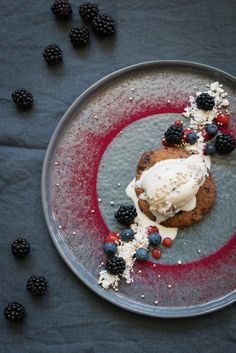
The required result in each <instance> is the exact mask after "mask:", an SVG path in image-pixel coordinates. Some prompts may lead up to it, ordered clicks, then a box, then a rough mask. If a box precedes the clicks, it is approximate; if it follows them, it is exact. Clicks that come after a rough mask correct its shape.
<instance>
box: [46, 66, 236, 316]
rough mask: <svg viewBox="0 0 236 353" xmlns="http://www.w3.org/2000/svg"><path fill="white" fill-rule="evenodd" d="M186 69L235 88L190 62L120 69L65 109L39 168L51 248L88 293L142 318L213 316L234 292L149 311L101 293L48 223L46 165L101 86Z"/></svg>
mask: <svg viewBox="0 0 236 353" xmlns="http://www.w3.org/2000/svg"><path fill="white" fill-rule="evenodd" d="M162 67H163V68H165V69H166V68H175V69H178V68H182V69H183V68H189V69H196V70H198V71H199V70H200V71H203V72H205V73H208V74H214V75H216V74H217V75H219V77H224V78H226V79H227V80H230V81H231V83H232V84H235V85H236V78H235V77H234V76H232V75H231V74H228V73H226V72H225V71H223V70H220V69H216V68H214V67H212V66H209V65H205V64H199V63H196V62H191V61H182V60H158V61H147V62H144V63H138V64H135V65H131V66H128V67H125V68H121V69H119V70H117V71H115V72H113V73H111V74H109V75H107V76H105V77H103V78H102V79H100V80H99V81H97V82H96V83H94V84H93V85H92V86H90V87H89V88H88V89H86V90H85V91H84V92H83V93H82V94H81V95H80V96H79V97H78V98H77V99H76V100H75V101H74V103H72V105H71V106H70V107H69V109H68V110H67V111H66V113H65V114H64V115H63V117H62V118H61V120H60V122H59V124H58V126H57V127H56V129H55V131H54V133H53V135H52V137H51V140H50V142H49V145H48V148H47V151H46V154H45V158H44V162H43V168H42V175H41V198H42V205H43V212H44V217H45V220H46V223H47V226H48V229H49V232H50V235H51V238H52V240H53V242H54V245H55V246H56V249H57V251H58V252H59V254H60V255H61V257H62V258H63V260H64V261H65V262H66V264H67V265H68V266H69V268H70V269H71V270H72V271H73V272H74V274H75V275H76V276H77V277H78V278H79V279H80V280H81V281H82V282H83V283H84V284H85V285H86V286H87V287H89V288H90V289H91V290H92V291H94V292H95V293H96V294H98V295H99V296H100V297H102V298H103V299H105V300H107V301H109V302H110V303H112V304H115V305H116V306H119V307H121V308H123V309H126V310H129V311H131V312H135V313H138V314H144V315H148V316H152V317H162V318H177V317H179V318H183V317H193V316H198V315H202V314H207V313H210V312H213V311H215V310H218V309H220V308H223V307H225V306H227V305H229V304H231V303H233V302H235V301H236V290H235V291H233V292H230V293H228V294H227V295H225V296H223V297H220V298H217V299H216V300H213V301H209V302H207V303H204V304H201V305H196V306H187V307H171V308H169V307H158V306H157V307H153V306H151V305H147V304H142V305H140V304H139V303H136V304H135V303H134V302H133V301H131V300H129V299H127V298H126V299H125V301H124V300H123V298H122V296H119V294H117V293H114V292H113V291H108V290H104V289H103V288H102V287H101V286H99V285H97V284H96V283H94V281H91V275H90V274H89V273H88V272H86V271H85V270H84V268H83V266H82V265H81V264H80V263H78V262H75V259H74V258H73V256H72V255H71V254H70V253H69V251H68V249H67V248H66V246H65V244H64V243H63V241H59V239H60V235H59V233H58V231H56V229H54V227H53V224H52V219H51V218H50V207H49V204H48V194H49V193H48V191H47V183H48V180H49V178H48V173H49V167H50V161H51V160H52V158H51V157H52V155H53V152H54V149H55V146H56V145H57V142H58V139H59V136H60V134H61V132H62V131H63V128H64V126H65V124H66V123H67V121H68V120H69V119H70V118H71V116H72V115H73V112H74V111H75V109H76V108H77V107H78V106H79V105H80V104H82V103H83V101H84V100H86V99H87V98H88V97H89V96H91V95H92V94H93V93H94V92H96V91H97V90H99V89H100V88H101V86H103V85H104V84H108V83H109V82H111V81H112V80H114V79H116V78H119V77H120V76H122V75H124V74H128V73H131V72H134V71H136V70H138V71H140V70H150V69H152V68H153V69H154V68H157V69H158V70H160V69H161V68H162ZM56 232H57V234H56Z"/></svg>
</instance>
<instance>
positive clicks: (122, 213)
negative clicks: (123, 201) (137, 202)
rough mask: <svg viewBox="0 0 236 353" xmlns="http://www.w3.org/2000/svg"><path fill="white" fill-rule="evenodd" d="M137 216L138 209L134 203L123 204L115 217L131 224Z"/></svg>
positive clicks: (121, 221) (123, 222)
mask: <svg viewBox="0 0 236 353" xmlns="http://www.w3.org/2000/svg"><path fill="white" fill-rule="evenodd" d="M135 217H137V211H136V208H135V207H134V206H132V205H127V206H126V205H121V206H120V207H119V209H118V210H117V211H116V213H115V218H116V219H117V221H118V222H120V223H122V224H131V223H132V222H133V220H134V218H135Z"/></svg>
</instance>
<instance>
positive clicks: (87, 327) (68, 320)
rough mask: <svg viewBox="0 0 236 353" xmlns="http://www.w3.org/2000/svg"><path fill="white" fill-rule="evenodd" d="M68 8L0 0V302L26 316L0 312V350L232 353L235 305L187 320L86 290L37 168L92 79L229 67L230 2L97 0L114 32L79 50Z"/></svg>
mask: <svg viewBox="0 0 236 353" xmlns="http://www.w3.org/2000/svg"><path fill="white" fill-rule="evenodd" d="M71 3H72V4H73V10H74V16H73V17H72V18H71V19H70V20H69V21H65V22H61V21H57V20H56V19H55V18H54V16H53V15H52V13H51V11H50V5H51V1H47V0H40V1H32V0H31V1H30V0H28V1H27V0H18V1H16V0H8V1H3V0H0V5H1V6H0V8H1V15H0V16H1V21H0V27H1V33H0V82H1V84H0V109H1V110H0V117H1V119H0V161H1V165H0V188H1V194H0V202H1V204H0V210H1V216H0V229H1V237H0V250H1V256H0V269H1V276H0V310H1V312H2V311H3V309H4V307H5V305H6V304H7V303H8V302H9V301H13V300H17V301H19V302H22V303H23V304H24V305H25V307H26V309H27V313H28V317H27V319H26V320H25V321H24V322H22V323H16V324H12V323H9V322H6V321H5V319H4V318H3V315H2V314H1V315H0V352H1V353H54V352H55V353H56V352H57V353H63V352H68V353H78V352H83V353H85V352H86V353H92V352H96V353H97V352H101V353H106V352H109V353H110V352H129V353H139V352H147V353H152V352H157V351H161V352H166V353H169V352H171V353H172V352H181V353H182V352H183V353H185V352H186V353H189V352H190V351H191V352H196V353H198V352H199V353H201V352H205V351H208V352H228V353H231V352H232V353H233V352H235V351H236V344H235V342H236V338H235V326H236V317H235V314H236V304H233V305H231V306H229V307H227V308H225V309H222V310H220V311H218V312H215V313H212V314H210V315H206V316H202V317H198V318H192V319H178V320H177V319H175V320H165V319H153V318H148V317H143V316H138V315H135V314H132V313H129V312H126V311H123V310H122V309H119V308H117V307H115V306H112V305H111V304H109V303H107V302H105V301H103V300H102V299H100V298H99V297H97V296H96V295H95V294H94V293H92V292H91V291H90V290H89V289H87V288H86V287H85V286H84V285H83V284H82V283H81V282H80V281H79V280H78V279H77V278H76V277H75V276H74V275H73V274H72V273H71V271H70V270H69V269H68V268H67V266H66V265H65V264H64V262H63V260H62V259H61V258H60V256H59V255H58V253H57V251H56V249H55V248H54V246H53V244H52V241H51V239H50V236H49V232H48V230H47V227H46V225H45V221H44V217H43V213H42V207H41V197H40V174H41V169H42V163H43V158H44V154H45V150H46V148H47V145H48V142H49V140H50V136H51V135H52V133H53V131H54V129H55V127H56V126H57V124H58V122H59V120H60V118H61V117H62V115H63V113H64V112H65V111H66V110H67V108H68V107H69V106H70V104H71V103H72V102H73V101H74V99H75V98H77V97H78V95H79V94H80V93H82V92H83V91H84V90H85V89H86V88H88V87H89V86H90V85H91V84H92V83H94V82H95V81H97V80H98V79H100V78H102V77H103V76H104V75H106V74H108V73H110V72H112V71H114V70H116V69H119V68H121V67H124V66H127V65H130V64H135V63H138V62H142V61H148V60H156V59H179V60H181V59H182V60H192V61H197V62H201V63H204V64H209V65H212V66H216V67H218V68H220V69H223V70H225V71H227V72H229V73H231V74H233V75H236V66H235V62H236V47H235V37H236V25H235V24H236V2H235V0H224V1H218V0H212V1H211V0H205V1H204V0H198V1H194V0H168V1H166V0H159V1H157V0H146V1H144V0H120V1H114V0H112V1H111V0H104V1H102V0H100V1H98V4H99V5H100V9H101V12H106V13H111V14H112V15H113V16H114V17H115V19H116V21H117V34H116V36H114V37H112V38H108V39H104V40H99V39H97V38H95V36H94V35H91V40H90V45H89V46H88V47H87V48H85V49H82V50H81V49H80V50H75V49H73V47H72V46H71V44H70V42H69V40H68V31H69V29H70V28H71V27H72V24H76V23H82V20H81V19H80V17H79V15H78V5H79V4H80V3H81V1H78V2H77V1H71ZM51 42H56V43H57V44H58V45H60V46H61V47H62V49H63V52H64V63H63V65H60V66H58V67H53V68H50V67H48V66H47V65H46V63H45V62H44V60H43V58H42V49H43V48H44V47H45V46H46V45H48V44H49V43H51ZM21 87H25V88H26V89H29V90H30V91H32V93H33V94H34V97H35V105H34V107H33V109H31V110H30V111H28V112H24V113H22V112H19V111H18V110H17V109H16V107H15V106H14V104H13V103H12V101H11V98H10V95H11V92H12V91H13V90H14V89H16V88H21ZM19 235H20V236H24V237H26V238H27V239H28V240H29V241H30V243H31V246H32V251H31V255H30V256H29V257H28V258H27V259H25V260H22V261H17V260H16V259H15V258H13V256H12V255H11V254H10V250H9V244H10V242H11V241H12V240H14V239H15V238H17V237H18V236H19ZM32 274H36V275H37V274H39V275H45V277H47V279H48V281H49V288H48V292H47V295H45V297H44V298H42V299H39V300H36V299H34V298H31V296H30V294H28V293H27V292H26V290H25V283H26V280H27V279H28V277H29V276H30V275H32Z"/></svg>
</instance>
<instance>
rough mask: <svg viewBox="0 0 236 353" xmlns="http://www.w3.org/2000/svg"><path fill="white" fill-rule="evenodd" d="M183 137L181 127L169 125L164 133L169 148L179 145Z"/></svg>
mask: <svg viewBox="0 0 236 353" xmlns="http://www.w3.org/2000/svg"><path fill="white" fill-rule="evenodd" d="M183 137H184V131H183V127H182V126H178V125H175V124H173V125H171V126H170V127H169V128H168V129H167V130H166V132H165V138H166V141H167V143H168V144H169V145H170V146H175V145H180V144H181V143H182V139H183Z"/></svg>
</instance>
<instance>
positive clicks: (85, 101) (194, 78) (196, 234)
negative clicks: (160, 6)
mask: <svg viewBox="0 0 236 353" xmlns="http://www.w3.org/2000/svg"><path fill="white" fill-rule="evenodd" d="M216 80H218V81H220V82H221V83H222V84H223V86H224V88H225V90H226V91H227V92H228V94H229V100H230V103H231V105H230V109H231V125H230V129H231V132H233V133H235V126H236V95H235V90H236V80H235V78H234V77H232V76H231V75H229V74H226V73H225V72H223V71H220V70H217V69H214V68H212V67H209V66H205V65H200V64H196V63H190V62H180V61H157V62H147V63H143V64H138V65H134V66H130V67H127V68H124V69H121V70H119V71H117V72H115V73H112V74H110V75H108V76H107V77H105V78H103V79H102V80H100V81H99V82H97V83H95V84H94V85H93V86H92V87H90V88H89V89H88V90H87V91H85V92H84V93H83V94H82V95H81V96H80V97H79V98H78V99H77V100H76V101H75V102H74V103H73V104H72V106H71V107H70V108H69V110H68V111H67V112H66V114H65V115H64V117H63V118H62V120H61V121H60V123H59V125H58V127H57V129H56V131H55V132H54V134H53V137H52V139H51V141H50V144H49V147H48V150H47V153H46V157H45V161H44V166H43V173H42V200H43V208H44V214H45V218H46V221H47V225H48V228H49V230H50V233H51V236H52V239H53V241H54V243H55V246H56V248H57V249H58V251H59V253H60V254H61V256H62V257H63V259H64V260H65V262H66V263H67V264H68V266H69V267H70V268H71V269H72V271H73V272H74V273H75V274H76V275H77V276H78V277H79V278H80V279H81V280H82V281H83V282H84V283H85V284H86V285H87V286H88V287H89V288H91V289H92V290H93V291H94V292H95V293H97V294H98V295H100V296H101V297H103V298H104V299H106V300H108V301H110V302H111V303H113V304H116V305H118V306H120V307H122V308H125V309H127V310H130V311H134V312H136V313H141V314H147V315H150V316H157V317H187V316H194V315H200V314H203V313H207V312H211V311H213V310H216V309H219V308H221V307H224V306H226V305H228V304H230V303H232V302H233V301H234V300H235V298H236V269H235V259H236V236H235V235H234V234H235V232H234V230H235V218H234V216H235V204H236V193H235V191H236V182H235V181H236V180H235V179H236V161H235V152H233V153H232V154H231V155H230V156H227V157H225V158H220V157H214V160H213V174H214V177H215V180H216V183H217V190H218V197H217V203H216V205H215V207H214V208H213V209H212V211H211V212H210V213H209V214H208V215H207V217H206V218H205V220H204V221H203V222H201V223H200V224H198V225H195V226H193V227H191V228H188V229H185V230H183V231H181V232H179V235H178V237H177V239H176V240H175V243H174V246H173V247H172V248H171V249H168V250H167V249H165V250H164V251H163V256H162V258H161V260H160V261H159V262H158V263H157V264H154V263H153V262H152V261H151V260H150V261H147V262H146V263H145V264H141V265H140V264H135V269H134V273H133V274H134V283H133V284H131V285H128V284H126V283H125V282H122V283H121V285H120V287H119V291H118V292H115V291H113V290H104V289H103V288H102V287H101V286H99V285H98V284H97V279H98V273H99V270H100V268H99V267H98V266H99V265H100V264H101V263H102V262H104V261H105V256H104V253H103V250H102V247H103V238H104V236H105V235H106V234H107V233H108V231H109V229H110V230H115V231H117V230H118V229H119V227H118V225H117V224H116V222H115V221H114V217H113V214H114V209H116V208H117V207H118V205H119V204H120V203H122V202H127V201H128V200H127V197H126V195H125V187H126V185H127V184H128V183H129V182H130V181H131V179H132V178H133V177H134V174H135V168H136V165H137V162H138V159H139V157H140V154H141V153H142V152H144V151H147V150H150V149H152V148H156V147H158V146H161V137H162V136H163V133H164V131H165V130H166V128H167V126H168V125H169V124H170V123H172V122H173V121H174V119H176V117H178V116H179V114H180V113H181V112H182V111H183V109H184V107H185V106H186V105H187V103H188V97H189V95H190V94H194V93H195V92H196V87H197V89H199V90H203V89H205V88H206V84H209V83H211V82H214V81H216ZM99 198H100V199H101V200H102V201H101V202H98V199H99ZM111 201H113V202H114V206H111ZM179 260H181V262H182V264H181V265H178V264H177V262H178V261H179ZM143 294H144V297H143Z"/></svg>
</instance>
